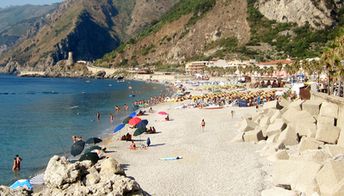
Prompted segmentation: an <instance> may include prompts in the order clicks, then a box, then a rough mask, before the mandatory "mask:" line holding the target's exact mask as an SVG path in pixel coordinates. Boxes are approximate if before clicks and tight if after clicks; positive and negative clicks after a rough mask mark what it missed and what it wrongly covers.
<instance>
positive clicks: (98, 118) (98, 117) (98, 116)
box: [97, 112, 100, 121]
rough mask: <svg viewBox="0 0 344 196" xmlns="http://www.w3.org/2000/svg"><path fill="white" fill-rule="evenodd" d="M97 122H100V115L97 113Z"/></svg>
mask: <svg viewBox="0 0 344 196" xmlns="http://www.w3.org/2000/svg"><path fill="white" fill-rule="evenodd" d="M97 120H98V121H99V120H100V113H99V112H97Z"/></svg>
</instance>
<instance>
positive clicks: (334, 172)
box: [236, 99, 344, 196]
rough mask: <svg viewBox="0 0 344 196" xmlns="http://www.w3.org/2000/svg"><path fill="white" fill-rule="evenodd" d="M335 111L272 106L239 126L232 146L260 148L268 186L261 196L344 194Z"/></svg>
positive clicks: (327, 106)
mask: <svg viewBox="0 0 344 196" xmlns="http://www.w3.org/2000/svg"><path fill="white" fill-rule="evenodd" d="M339 120H340V118H339V107H338V105H337V104H334V103H331V102H322V101H319V100H307V101H302V100H296V101H293V102H289V101H287V100H285V99H282V100H280V101H279V102H272V103H269V104H267V105H266V106H264V109H263V110H262V111H260V112H258V113H257V114H256V115H253V116H251V117H249V118H246V119H244V120H243V121H242V122H241V124H240V130H241V131H242V132H241V133H240V134H239V135H238V136H237V137H236V141H245V142H253V143H260V144H262V143H263V144H265V147H264V148H263V149H262V150H261V151H260V154H261V156H263V157H266V158H267V159H268V160H270V161H271V162H272V174H271V175H272V179H271V183H272V185H273V186H272V187H270V188H268V189H266V190H264V191H262V195H263V196H274V195H288V196H292V195H293V196H296V195H331V196H340V195H344V175H343V168H344V134H343V132H342V131H341V129H340V127H338V123H337V121H339Z"/></svg>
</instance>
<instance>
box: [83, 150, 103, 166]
mask: <svg viewBox="0 0 344 196" xmlns="http://www.w3.org/2000/svg"><path fill="white" fill-rule="evenodd" d="M86 160H89V161H91V162H92V164H96V163H97V162H98V160H99V156H98V154H97V153H95V152H88V153H85V154H83V155H82V156H81V157H80V159H79V161H86Z"/></svg>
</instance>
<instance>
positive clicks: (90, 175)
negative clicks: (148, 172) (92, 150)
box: [0, 155, 145, 196]
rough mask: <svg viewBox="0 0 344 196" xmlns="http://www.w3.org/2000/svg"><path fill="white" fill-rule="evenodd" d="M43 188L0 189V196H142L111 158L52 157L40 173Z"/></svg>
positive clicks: (138, 188)
mask: <svg viewBox="0 0 344 196" xmlns="http://www.w3.org/2000/svg"><path fill="white" fill-rule="evenodd" d="M44 182H45V184H44V187H43V188H42V189H41V190H40V191H38V192H30V191H28V190H26V189H24V188H21V189H15V190H12V189H10V188H9V187H6V186H0V195H13V196H14V195H15V196H31V195H33V196H44V195H61V196H62V195H137V196H139V195H145V192H144V191H143V190H142V189H141V187H140V185H139V184H138V183H137V182H136V181H135V180H134V179H133V178H129V177H127V176H126V175H125V172H124V170H123V168H122V167H121V166H120V165H119V164H118V162H117V161H116V160H115V159H113V158H105V159H102V160H99V161H98V162H97V163H96V164H94V165H93V164H92V162H91V161H82V162H79V161H78V162H75V163H70V162H68V160H67V159H66V158H65V157H59V156H56V155H55V156H54V157H52V158H51V159H50V161H49V163H48V166H47V168H46V170H45V172H44Z"/></svg>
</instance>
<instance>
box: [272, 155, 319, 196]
mask: <svg viewBox="0 0 344 196" xmlns="http://www.w3.org/2000/svg"><path fill="white" fill-rule="evenodd" d="M320 168H321V164H319V163H316V162H313V161H297V160H280V161H275V162H274V163H273V170H272V181H273V184H274V185H276V186H277V185H290V186H291V188H292V189H293V190H296V191H300V192H305V193H310V192H313V190H314V189H316V186H317V185H316V183H315V177H316V174H317V173H318V171H319V170H320Z"/></svg>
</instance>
